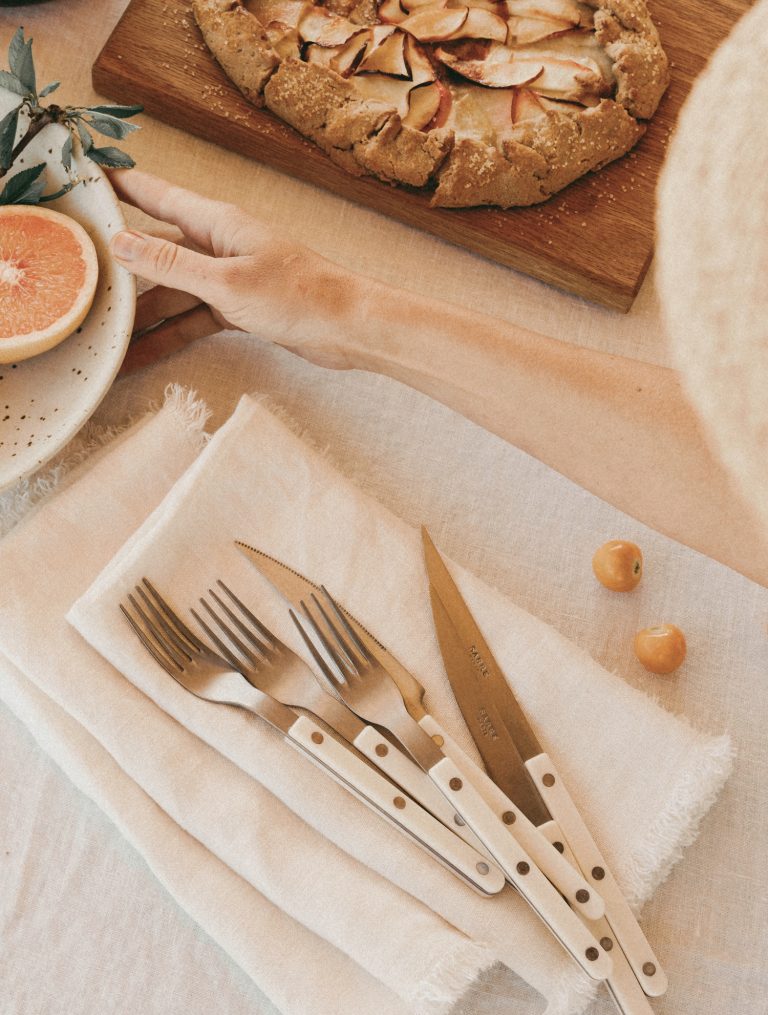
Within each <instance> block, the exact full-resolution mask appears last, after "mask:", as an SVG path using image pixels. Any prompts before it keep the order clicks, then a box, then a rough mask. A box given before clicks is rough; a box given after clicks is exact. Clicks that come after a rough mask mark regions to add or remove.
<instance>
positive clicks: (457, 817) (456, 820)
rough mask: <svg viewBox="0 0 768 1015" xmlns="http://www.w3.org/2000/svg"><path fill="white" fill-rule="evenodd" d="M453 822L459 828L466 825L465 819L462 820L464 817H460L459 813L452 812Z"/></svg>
mask: <svg viewBox="0 0 768 1015" xmlns="http://www.w3.org/2000/svg"><path fill="white" fill-rule="evenodd" d="M453 823H454V824H455V825H458V826H459V828H463V827H464V825H466V821H465V820H464V818H462V816H461V815H460V814H454V815H453Z"/></svg>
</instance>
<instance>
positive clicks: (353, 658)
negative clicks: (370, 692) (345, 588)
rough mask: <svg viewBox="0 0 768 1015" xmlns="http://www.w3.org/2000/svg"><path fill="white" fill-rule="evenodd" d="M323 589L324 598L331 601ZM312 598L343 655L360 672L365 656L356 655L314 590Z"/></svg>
mask: <svg viewBox="0 0 768 1015" xmlns="http://www.w3.org/2000/svg"><path fill="white" fill-rule="evenodd" d="M323 591H324V592H325V595H326V598H328V599H329V600H330V601H331V603H333V600H332V599H331V597H330V596H329V595H328V593H327V592H326V591H325V589H323ZM312 599H313V601H314V604H315V606H316V607H317V608H318V610H319V611H320V614H321V616H322V618H323V620H324V621H325V625H326V627H327V628H328V630H329V631H330V632H331V634H332V635H333V637H334V639H335V641H336V643H337V645H338V646H339V648H340V649H341V651H342V652H343V653H344V655H345V656H346V657H347V659H349V661H350V663H351V664H352V665H353V666H354V668H355V670H356V671H357V672H358V673H360V671H361V669H363V663H364V662H365V658H364V657H363V658H361V657H360V656H358V655H357V653H356V652H355V650H354V648H352V646H351V645H350V644H349V640H348V639H346V638H345V637H344V635H343V634H342V633H341V632H340V631H339V629H338V628H337V627H336V625H335V624H334V622H333V621H332V620H331V618H330V617H329V616H328V613H327V611H326V610H325V608H324V606H323V604H322V603H321V602H320V600H319V599H318V598H317V596H316V595H315V593H314V592H313V593H312ZM333 605H334V606H335V605H336V604H335V603H333ZM337 612H338V611H337Z"/></svg>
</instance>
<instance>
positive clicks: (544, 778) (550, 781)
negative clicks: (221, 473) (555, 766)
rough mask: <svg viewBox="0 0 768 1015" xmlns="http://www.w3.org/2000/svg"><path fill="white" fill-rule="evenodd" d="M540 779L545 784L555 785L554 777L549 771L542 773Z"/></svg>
mask: <svg viewBox="0 0 768 1015" xmlns="http://www.w3.org/2000/svg"><path fill="white" fill-rule="evenodd" d="M541 781H542V782H543V783H544V785H545V786H554V785H555V777H554V775H552V773H551V772H547V774H546V775H543V776H542V777H541Z"/></svg>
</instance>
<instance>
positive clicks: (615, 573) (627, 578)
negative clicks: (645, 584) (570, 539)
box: [592, 539, 643, 592]
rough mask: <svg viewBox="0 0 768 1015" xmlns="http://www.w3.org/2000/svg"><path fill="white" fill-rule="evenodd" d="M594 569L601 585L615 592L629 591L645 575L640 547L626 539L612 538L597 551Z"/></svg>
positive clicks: (593, 562) (593, 563) (594, 558)
mask: <svg viewBox="0 0 768 1015" xmlns="http://www.w3.org/2000/svg"><path fill="white" fill-rule="evenodd" d="M592 570H593V571H594V572H595V578H597V580H598V581H599V582H600V584H601V585H605V587H606V588H607V589H611V590H612V591H613V592H629V591H630V589H633V588H634V587H635V586H636V585H637V583H638V582H639V581H640V579H641V578H642V576H643V555H642V553H641V552H640V547H639V546H637V545H636V544H635V543H630V542H628V541H627V540H625V539H611V540H609V541H608V542H607V543H603V545H602V546H601V547H600V548H599V549H598V550H596V551H595V555H594V557H593V558H592Z"/></svg>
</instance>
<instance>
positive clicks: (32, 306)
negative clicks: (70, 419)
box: [0, 204, 99, 363]
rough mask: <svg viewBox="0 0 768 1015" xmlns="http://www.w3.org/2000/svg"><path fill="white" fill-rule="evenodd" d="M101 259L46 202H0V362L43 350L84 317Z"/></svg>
mask: <svg viewBox="0 0 768 1015" xmlns="http://www.w3.org/2000/svg"><path fill="white" fill-rule="evenodd" d="M98 275H99V264H98V260H97V257H96V248H95V247H94V245H93V241H92V240H91V238H90V236H89V235H88V233H86V231H85V229H83V227H82V226H81V225H80V223H79V222H75V221H74V219H71V218H69V217H68V216H66V215H62V214H61V213H60V212H56V211H51V210H50V209H49V208H37V207H34V206H29V205H14V204H11V205H5V206H3V207H2V208H0V363H15V362H16V361H17V360H22V359H27V358H28V357H30V356H36V355H37V354H38V353H41V352H45V351H46V349H50V348H52V347H53V346H54V345H57V344H58V343H59V342H61V341H63V339H65V338H66V337H67V336H68V335H71V334H72V332H73V331H75V330H76V329H77V328H78V327H79V326H80V325H81V324H82V322H83V319H84V318H85V315H86V314H87V313H88V311H89V310H90V308H91V303H92V302H93V297H94V295H95V293H96V283H97V281H98Z"/></svg>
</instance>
